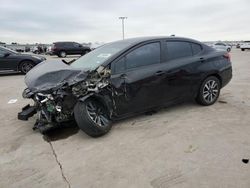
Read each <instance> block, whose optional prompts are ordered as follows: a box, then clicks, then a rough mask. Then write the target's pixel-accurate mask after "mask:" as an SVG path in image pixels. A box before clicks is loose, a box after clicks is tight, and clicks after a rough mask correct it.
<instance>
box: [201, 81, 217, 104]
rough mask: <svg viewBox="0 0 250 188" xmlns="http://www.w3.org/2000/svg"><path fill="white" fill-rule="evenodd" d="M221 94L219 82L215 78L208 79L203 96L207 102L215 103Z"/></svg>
mask: <svg viewBox="0 0 250 188" xmlns="http://www.w3.org/2000/svg"><path fill="white" fill-rule="evenodd" d="M218 95H219V84H218V83H217V82H216V81H215V80H208V81H207V82H206V83H205V85H204V87H203V92H202V96H203V99H204V100H205V101H206V102H207V103H213V102H214V101H215V100H216V99H217V98H218Z"/></svg>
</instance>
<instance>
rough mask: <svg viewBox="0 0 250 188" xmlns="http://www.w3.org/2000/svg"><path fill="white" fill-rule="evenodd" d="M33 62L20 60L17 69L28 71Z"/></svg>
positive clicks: (23, 71) (24, 72)
mask: <svg viewBox="0 0 250 188" xmlns="http://www.w3.org/2000/svg"><path fill="white" fill-rule="evenodd" d="M34 66H35V65H34V63H33V62H32V61H23V62H21V64H20V65H19V70H20V71H21V72H22V73H23V74H26V73H27V72H29V71H30V70H31V69H32V68H33V67H34Z"/></svg>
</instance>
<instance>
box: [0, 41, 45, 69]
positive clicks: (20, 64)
mask: <svg viewBox="0 0 250 188" xmlns="http://www.w3.org/2000/svg"><path fill="white" fill-rule="evenodd" d="M44 60H46V58H44V57H39V56H34V55H28V54H21V53H18V52H15V51H13V50H10V49H8V48H5V47H1V46H0V71H1V72H8V71H16V72H22V73H23V74H26V73H27V72H28V71H30V69H32V68H33V67H34V66H35V65H37V64H38V63H41V62H42V61H44Z"/></svg>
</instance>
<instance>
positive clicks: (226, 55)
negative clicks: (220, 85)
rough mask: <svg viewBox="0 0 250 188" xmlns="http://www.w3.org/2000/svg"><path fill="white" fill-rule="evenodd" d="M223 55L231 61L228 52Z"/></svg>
mask: <svg viewBox="0 0 250 188" xmlns="http://www.w3.org/2000/svg"><path fill="white" fill-rule="evenodd" d="M223 57H224V58H226V59H227V60H228V61H231V56H230V54H229V53H226V54H224V55H223Z"/></svg>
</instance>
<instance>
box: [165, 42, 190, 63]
mask: <svg viewBox="0 0 250 188" xmlns="http://www.w3.org/2000/svg"><path fill="white" fill-rule="evenodd" d="M166 44H167V47H166V48H165V49H164V51H165V53H166V54H167V60H173V59H178V58H184V57H190V56H192V55H193V52H192V48H191V45H190V43H189V42H181V41H168V42H166Z"/></svg>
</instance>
